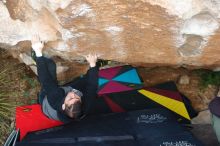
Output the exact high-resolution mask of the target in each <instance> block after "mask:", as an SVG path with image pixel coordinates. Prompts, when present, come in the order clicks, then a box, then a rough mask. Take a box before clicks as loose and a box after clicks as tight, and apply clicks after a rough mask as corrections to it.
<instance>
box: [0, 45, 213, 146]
mask: <svg viewBox="0 0 220 146" xmlns="http://www.w3.org/2000/svg"><path fill="white" fill-rule="evenodd" d="M0 65H1V68H0V69H1V70H2V69H3V68H7V67H10V73H8V76H9V78H10V80H12V81H13V84H12V87H13V89H14V90H16V96H14V95H10V96H8V98H9V99H10V101H11V102H12V101H13V103H15V106H18V105H27V104H33V103H36V95H37V92H38V91H39V89H40V85H39V83H38V81H37V77H36V75H34V74H33V72H32V71H31V70H30V68H29V67H28V66H25V65H24V64H23V63H20V62H19V61H18V60H17V59H14V58H12V57H11V56H10V55H9V54H7V52H5V51H3V50H1V49H0ZM138 71H139V73H140V75H141V77H142V79H143V81H144V84H145V86H152V85H156V84H159V83H163V82H166V81H174V82H175V83H176V85H177V87H178V89H179V91H180V92H182V93H183V94H184V95H185V96H187V97H188V98H189V99H190V100H191V102H192V105H193V107H194V108H195V109H196V110H197V111H203V110H206V109H207V106H208V103H209V102H210V100H211V99H212V98H213V97H214V95H215V93H216V90H217V88H216V87H215V86H208V87H207V88H205V89H201V88H200V77H199V76H198V74H196V73H195V72H194V71H192V70H187V69H185V68H169V67H156V68H151V69H149V68H138ZM183 76H187V77H188V79H189V83H187V84H186V83H184V84H182V83H180V78H181V77H183ZM13 111H15V109H14V110H13ZM14 113H15V112H13V113H12V115H11V118H10V122H11V123H10V125H9V127H10V128H11V129H12V128H13V127H14ZM9 132H10V131H5V132H4V134H3V135H0V137H1V138H0V144H3V142H4V140H5V138H6V137H7V136H8V134H9Z"/></svg>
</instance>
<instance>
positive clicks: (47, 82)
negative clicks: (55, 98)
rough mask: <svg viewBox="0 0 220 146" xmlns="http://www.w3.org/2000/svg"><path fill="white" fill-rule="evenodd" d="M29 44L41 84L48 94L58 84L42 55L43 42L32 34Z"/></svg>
mask: <svg viewBox="0 0 220 146" xmlns="http://www.w3.org/2000/svg"><path fill="white" fill-rule="evenodd" d="M31 44H32V45H31V46H32V49H33V50H34V52H35V54H36V63H37V73H38V77H39V80H40V83H41V86H42V88H43V89H45V91H46V92H47V93H48V94H50V93H52V92H54V90H56V88H58V85H57V83H56V82H55V81H54V80H53V78H52V77H51V75H50V73H49V71H48V67H47V64H46V62H45V58H44V57H43V55H42V51H43V47H44V44H43V42H42V41H41V40H40V37H39V36H38V35H34V36H32V39H31Z"/></svg>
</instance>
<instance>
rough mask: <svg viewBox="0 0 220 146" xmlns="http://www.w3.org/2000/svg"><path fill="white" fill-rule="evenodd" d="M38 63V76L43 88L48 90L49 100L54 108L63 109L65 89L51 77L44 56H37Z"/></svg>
mask: <svg viewBox="0 0 220 146" xmlns="http://www.w3.org/2000/svg"><path fill="white" fill-rule="evenodd" d="M36 63H37V73H38V78H39V81H40V84H41V86H42V88H43V89H44V90H45V91H46V94H47V98H48V102H49V103H50V105H51V106H52V107H53V108H54V109H56V110H61V109H62V108H61V104H62V102H63V97H64V96H65V95H64V91H63V89H61V88H59V86H58V85H57V83H56V81H54V80H53V78H52V77H51V75H50V73H49V71H48V67H47V64H46V60H45V58H44V57H43V56H42V57H37V59H36Z"/></svg>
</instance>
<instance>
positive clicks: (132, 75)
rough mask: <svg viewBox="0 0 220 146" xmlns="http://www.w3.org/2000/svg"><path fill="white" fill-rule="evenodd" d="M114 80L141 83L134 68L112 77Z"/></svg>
mask: <svg viewBox="0 0 220 146" xmlns="http://www.w3.org/2000/svg"><path fill="white" fill-rule="evenodd" d="M112 80H114V81H120V82H127V83H134V84H141V80H140V78H139V76H138V74H137V71H136V69H132V70H129V71H127V72H125V73H123V74H120V75H118V76H116V77H115V78H113V79H112Z"/></svg>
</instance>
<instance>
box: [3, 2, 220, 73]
mask: <svg viewBox="0 0 220 146" xmlns="http://www.w3.org/2000/svg"><path fill="white" fill-rule="evenodd" d="M0 10H1V13H0V46H1V47H4V48H8V49H13V50H16V53H14V56H15V57H19V56H21V55H20V53H27V55H29V54H28V52H29V50H30V49H29V48H30V43H29V41H30V38H31V35H33V34H36V33H38V34H39V35H40V37H41V39H42V40H43V41H45V43H46V47H45V50H46V52H47V54H48V55H49V56H59V57H61V58H63V59H64V60H66V61H75V60H77V61H81V62H82V61H83V58H82V57H81V56H80V55H82V54H87V53H88V52H98V53H99V54H101V55H102V58H103V59H111V60H115V61H118V62H126V63H130V64H134V65H141V66H188V67H199V68H200V67H209V68H213V69H214V68H217V67H219V66H220V57H218V54H219V53H220V50H219V49H218V46H219V45H220V41H218V40H219V38H220V29H219V18H220V2H219V1H218V0H205V1H204V0H181V1H179V0H166V1H164V0H156V1H155V0H134V1H130V0H120V1H117V0H105V1H101V0H4V1H0ZM22 43H23V44H22ZM24 45H25V46H26V49H24V47H23V46H24ZM21 59H22V60H23V59H24V58H21Z"/></svg>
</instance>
